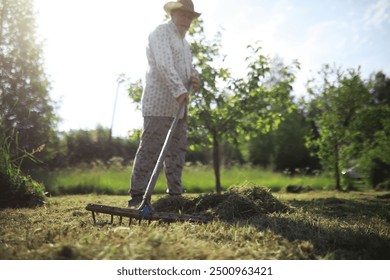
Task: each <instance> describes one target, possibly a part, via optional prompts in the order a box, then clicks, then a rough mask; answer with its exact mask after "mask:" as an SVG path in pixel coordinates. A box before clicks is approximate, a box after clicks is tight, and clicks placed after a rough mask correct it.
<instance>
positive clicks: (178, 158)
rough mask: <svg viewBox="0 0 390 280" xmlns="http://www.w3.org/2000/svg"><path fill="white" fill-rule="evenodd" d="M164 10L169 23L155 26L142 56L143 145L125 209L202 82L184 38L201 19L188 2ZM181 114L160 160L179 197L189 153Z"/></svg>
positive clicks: (138, 197)
mask: <svg viewBox="0 0 390 280" xmlns="http://www.w3.org/2000/svg"><path fill="white" fill-rule="evenodd" d="M164 10H165V11H166V12H167V14H168V15H170V16H171V20H170V21H169V22H167V23H164V24H161V25H160V26H158V27H157V28H156V29H155V30H154V31H153V32H152V33H151V34H150V35H149V40H148V47H147V50H146V55H147V59H148V63H149V70H148V72H147V74H146V85H145V89H144V92H143V95H142V103H141V104H142V115H143V118H144V124H143V132H142V137H141V142H140V145H139V147H138V150H137V154H136V157H135V160H134V165H133V172H132V176H131V182H130V191H129V193H130V195H131V197H132V199H130V200H129V201H128V206H129V207H132V208H135V207H138V206H139V204H140V203H141V202H142V197H143V195H144V193H145V190H146V187H147V185H148V182H149V179H150V177H151V175H152V172H153V169H154V166H155V164H156V162H157V159H158V156H159V153H160V151H161V148H162V146H163V144H164V141H165V138H166V135H167V133H168V130H169V128H170V125H171V123H172V121H173V118H174V117H175V115H176V112H177V111H178V109H179V105H180V104H181V103H182V102H188V98H189V91H190V88H192V89H193V90H197V89H199V87H200V81H199V78H198V77H197V75H196V74H195V70H194V69H193V67H192V53H191V50H190V46H189V44H188V43H187V41H186V40H185V35H186V33H187V31H188V29H189V28H190V25H191V23H192V21H193V20H194V19H195V18H198V17H199V16H200V13H197V12H195V10H194V4H193V3H192V1H191V0H178V1H176V2H168V3H166V4H165V5H164ZM184 116H185V113H184V112H182V114H181V119H180V120H179V122H178V124H177V127H176V130H175V132H174V134H173V137H172V140H171V141H172V142H171V144H170V146H169V147H168V151H167V154H166V158H165V160H164V171H165V175H166V179H167V185H168V188H167V192H168V193H169V194H170V195H181V194H182V193H183V187H182V183H181V175H182V170H183V167H184V163H185V154H186V151H187V125H186V120H185V117H184Z"/></svg>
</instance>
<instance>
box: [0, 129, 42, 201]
mask: <svg viewBox="0 0 390 280" xmlns="http://www.w3.org/2000/svg"><path fill="white" fill-rule="evenodd" d="M0 147H1V154H0V208H5V207H34V206H38V205H41V204H43V203H44V201H45V194H44V190H45V189H44V187H43V185H42V184H39V183H38V182H36V181H34V180H33V179H32V178H31V177H30V176H26V175H24V174H23V173H22V171H21V170H20V167H18V166H17V165H16V164H15V162H14V161H12V159H11V156H10V153H9V151H10V141H9V140H8V139H7V138H5V137H1V136H0Z"/></svg>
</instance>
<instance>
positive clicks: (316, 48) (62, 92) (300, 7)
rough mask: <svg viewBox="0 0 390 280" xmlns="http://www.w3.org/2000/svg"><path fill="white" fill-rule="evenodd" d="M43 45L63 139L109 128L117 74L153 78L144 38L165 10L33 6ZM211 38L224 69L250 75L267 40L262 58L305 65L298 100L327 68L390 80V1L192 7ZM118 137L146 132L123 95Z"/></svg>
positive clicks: (57, 1) (153, 5)
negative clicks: (252, 47)
mask: <svg viewBox="0 0 390 280" xmlns="http://www.w3.org/2000/svg"><path fill="white" fill-rule="evenodd" d="M34 1H35V8H36V10H37V13H38V15H37V22H38V26H39V28H38V34H39V38H40V39H43V40H44V56H45V65H46V73H47V75H48V76H49V79H50V81H51V84H52V89H51V97H52V98H53V99H54V100H55V101H59V109H58V112H57V113H58V114H59V115H60V117H61V118H62V119H63V121H62V123H61V124H60V126H59V130H64V131H67V130H69V129H94V128H96V126H97V125H99V124H100V125H102V126H104V127H107V128H109V127H110V126H111V121H112V116H113V109H114V101H115V95H116V89H117V78H118V75H119V74H122V73H123V74H125V75H126V76H127V77H131V78H132V79H133V80H134V81H135V80H137V79H139V78H142V79H143V78H144V76H145V71H146V68H147V65H146V58H145V45H146V40H147V37H148V35H149V33H150V31H152V30H153V29H154V28H155V27H156V26H157V25H158V24H160V23H161V22H162V20H163V18H164V10H163V6H164V4H165V3H166V2H167V0H148V1H145V0H142V1H141V0H139V1H135V0H34ZM193 1H194V4H195V9H196V10H197V11H199V12H202V18H203V19H204V27H205V31H206V34H207V35H208V36H209V38H212V37H213V36H214V35H215V33H216V32H217V31H218V30H221V28H223V30H222V36H223V37H222V38H223V41H222V43H223V50H222V53H223V54H226V55H227V59H226V65H224V66H225V67H230V68H231V70H232V72H233V75H234V76H235V77H241V76H242V75H243V73H244V72H243V71H244V70H245V66H246V63H245V61H244V59H245V57H246V56H247V54H248V52H247V51H246V46H247V45H248V44H253V43H254V42H256V41H258V40H260V41H261V42H262V46H263V50H264V54H266V55H271V56H272V55H278V56H280V57H282V58H283V59H284V60H285V62H286V63H289V62H291V61H292V60H293V59H298V61H299V62H300V63H301V67H302V69H301V71H300V72H299V73H298V80H297V82H296V84H295V85H294V89H295V94H296V95H300V96H301V95H303V94H305V86H304V84H305V83H306V81H307V80H308V78H310V77H311V76H312V75H313V73H316V72H317V71H318V70H319V69H320V67H321V65H323V64H325V63H330V64H333V63H336V65H338V66H341V67H342V68H343V69H347V68H350V67H352V68H355V69H356V68H357V67H358V66H359V65H360V66H361V67H362V74H363V78H368V77H369V75H370V74H371V73H373V72H377V71H384V72H385V74H386V75H387V76H390V0H343V1H340V0H317V1H313V0H274V1H269V0H239V1H238V0H193ZM118 93H119V94H118V103H117V107H116V114H115V119H114V126H113V134H114V135H115V136H126V135H127V131H128V130H130V129H133V128H141V126H142V117H141V112H140V111H135V109H134V106H133V105H132V104H131V101H130V99H129V98H128V97H127V95H126V90H125V88H124V87H123V86H120V87H119V91H118Z"/></svg>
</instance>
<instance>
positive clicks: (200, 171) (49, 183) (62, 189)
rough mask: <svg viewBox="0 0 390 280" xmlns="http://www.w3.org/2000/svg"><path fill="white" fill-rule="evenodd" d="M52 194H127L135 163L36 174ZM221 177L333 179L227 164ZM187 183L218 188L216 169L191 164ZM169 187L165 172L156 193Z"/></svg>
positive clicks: (282, 183) (225, 182)
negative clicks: (216, 185)
mask: <svg viewBox="0 0 390 280" xmlns="http://www.w3.org/2000/svg"><path fill="white" fill-rule="evenodd" d="M35 176H36V177H38V178H40V179H39V180H40V181H42V182H43V183H44V185H45V186H46V189H47V191H48V192H49V193H51V194H52V195H58V194H86V193H100V194H116V195H124V194H127V192H128V190H129V182H130V176H131V167H126V168H120V167H112V168H105V167H102V166H95V167H90V168H68V169H63V170H57V171H52V172H48V173H47V172H44V173H41V174H36V175H35ZM221 181H222V186H223V188H224V189H227V188H228V187H230V186H234V185H239V184H241V183H243V182H249V183H252V184H255V185H261V186H266V187H268V188H270V189H271V190H272V191H279V190H281V189H283V188H285V187H286V186H288V185H299V186H310V187H312V188H314V189H330V188H331V187H332V183H333V181H332V179H331V178H329V177H327V176H325V175H321V176H303V175H302V176H301V175H299V176H293V177H292V176H287V175H284V174H281V173H275V172H271V171H267V170H264V169H261V168H256V167H245V166H244V167H232V168H223V169H222V171H221ZM183 186H184V188H185V189H186V191H187V192H188V193H204V192H214V190H215V178H214V171H213V169H212V167H210V166H189V167H186V168H185V169H184V172H183ZM165 191H166V183H165V176H164V175H163V173H162V174H161V175H160V177H159V179H158V181H157V183H156V187H155V193H164V192H165Z"/></svg>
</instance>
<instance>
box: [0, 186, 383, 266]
mask: <svg viewBox="0 0 390 280" xmlns="http://www.w3.org/2000/svg"><path fill="white" fill-rule="evenodd" d="M194 196H196V195H195V194H186V195H185V197H194ZM273 196H274V197H275V198H276V199H278V200H279V201H280V202H281V203H283V204H284V205H287V206H288V207H289V208H290V210H289V211H287V212H285V211H283V212H282V211H276V212H273V213H268V214H264V213H253V214H251V215H245V218H242V217H241V218H235V219H223V218H222V219H215V220H214V221H212V222H210V223H208V224H202V225H196V224H191V223H173V224H170V225H168V224H165V223H162V224H159V223H157V222H152V223H151V224H150V225H148V223H147V222H142V223H141V225H138V223H134V222H133V224H132V225H130V226H128V223H127V220H124V223H123V224H119V219H118V218H117V217H115V219H114V223H113V224H110V223H109V221H110V215H106V214H98V215H97V217H96V218H97V222H98V223H97V224H95V225H94V224H93V220H92V217H91V213H90V212H89V211H86V210H85V206H86V205H87V204H88V203H100V204H105V205H112V206H119V207H124V206H125V205H126V201H127V196H113V195H110V196H108V195H96V194H91V195H64V196H59V197H52V198H49V199H48V201H47V203H46V205H45V207H37V208H34V209H26V208H24V209H4V210H2V211H0V259H17V260H21V259H41V260H42V259H45V260H46V259H96V260H101V259H111V260H132V259H137V260H149V259H154V260H165V259H166V260H190V259H195V260H197V259H200V260H207V259H236V260H244V259H254V260H275V259H276V260H296V259H308V260H317V259H347V260H357V259H368V260H376V259H385V260H388V259H389V258H390V227H389V222H390V215H389V211H388V209H389V206H390V202H389V194H388V193H383V192H382V193H375V192H372V191H366V192H351V193H342V192H334V191H312V192H308V193H302V194H288V193H283V192H279V193H277V194H274V195H273ZM163 197H165V196H163ZM158 198H159V196H158V195H157V197H156V196H154V198H153V200H156V199H158ZM233 202H234V201H233ZM229 203H230V202H229ZM239 203H240V202H239V201H238V204H235V205H234V206H240V205H239ZM230 204H231V203H230ZM241 206H244V208H245V205H241ZM233 208H234V209H236V208H235V207H233ZM233 208H231V209H233ZM219 210H221V209H219ZM227 218H228V217H227Z"/></svg>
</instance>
